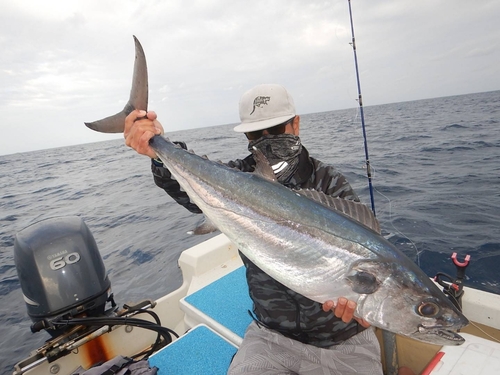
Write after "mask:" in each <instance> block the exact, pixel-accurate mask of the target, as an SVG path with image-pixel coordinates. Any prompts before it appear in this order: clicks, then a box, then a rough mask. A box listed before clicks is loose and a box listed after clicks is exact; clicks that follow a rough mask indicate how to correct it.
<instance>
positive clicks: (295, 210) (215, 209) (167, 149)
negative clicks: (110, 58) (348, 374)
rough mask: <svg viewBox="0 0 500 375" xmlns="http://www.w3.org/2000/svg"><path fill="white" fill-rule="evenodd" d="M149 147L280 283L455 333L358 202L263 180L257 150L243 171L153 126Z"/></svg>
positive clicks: (460, 321)
mask: <svg viewBox="0 0 500 375" xmlns="http://www.w3.org/2000/svg"><path fill="white" fill-rule="evenodd" d="M137 45H138V41H136V48H138V47H137ZM139 47H140V45H139ZM140 50H141V51H142V48H140ZM142 56H144V54H143V53H142ZM135 70H136V73H134V77H136V76H139V75H141V74H142V75H143V73H144V72H146V71H147V70H146V61H145V58H144V59H143V61H140V59H137V58H136V64H135ZM137 70H138V71H139V72H140V73H141V74H138V73H137ZM146 74H147V73H146ZM146 84H147V82H146ZM133 86H137V84H136V83H134V84H133ZM132 91H134V90H132ZM141 92H142V93H143V94H141V95H144V89H142V91H141ZM146 92H147V89H146ZM146 95H147V93H146ZM136 96H137V95H136V93H134V92H133V93H131V98H132V97H136ZM146 103H147V97H146ZM139 109H144V110H145V109H146V106H145V105H144V108H139ZM124 110H126V108H125V109H124ZM115 116H116V117H114V116H112V117H111V118H108V119H105V120H101V121H100V122H98V124H99V126H98V129H97V130H100V131H106V129H107V123H109V124H110V126H111V127H112V128H113V131H116V124H117V121H116V118H117V117H120V118H123V114H121V115H120V114H118V115H115ZM90 127H92V126H90ZM93 128H94V129H96V127H93ZM122 130H123V125H122ZM151 147H152V148H153V149H154V150H155V152H156V154H157V155H158V157H160V158H161V160H162V161H163V163H164V164H165V166H166V167H167V168H168V169H169V170H170V171H171V172H172V174H173V175H174V176H175V178H176V179H177V181H178V182H179V184H180V185H181V186H182V188H183V189H184V190H185V191H186V192H187V194H188V195H189V197H190V198H191V200H192V201H193V202H194V203H196V205H198V207H199V208H200V209H201V210H202V211H203V213H204V214H205V216H206V217H207V218H208V219H209V220H210V221H211V222H212V223H214V225H216V227H217V228H218V229H220V231H221V232H223V233H224V234H226V235H227V236H228V237H229V238H230V239H231V240H232V241H233V242H234V243H235V244H236V245H237V246H238V248H239V249H240V250H241V251H242V252H243V253H244V254H245V255H246V256H247V257H248V258H249V259H250V260H251V261H252V262H254V263H255V264H256V265H257V266H258V267H259V268H261V269H262V270H263V271H264V272H266V273H267V274H269V275H270V276H272V277H273V278H274V279H276V280H278V281H279V282H281V283H282V284H284V285H286V286H287V287H289V288H290V289H292V290H294V291H296V292H298V293H300V294H302V295H304V296H306V297H308V298H310V299H312V300H314V301H317V302H320V303H323V302H325V301H327V300H336V299H337V298H338V297H340V296H344V297H346V298H348V299H350V300H353V301H356V302H357V308H356V312H355V315H356V316H357V317H360V318H363V319H365V320H366V321H368V322H369V323H370V324H372V325H373V326H376V327H379V328H382V329H385V330H388V331H391V332H394V333H397V334H401V335H404V336H408V337H411V338H414V339H417V340H421V341H424V342H428V343H432V344H438V345H459V344H461V343H463V342H464V339H463V338H462V337H461V336H460V335H458V334H457V333H456V331H458V330H459V329H460V328H462V327H464V326H465V325H467V324H468V320H467V318H465V317H464V316H463V315H462V314H461V313H460V312H459V311H457V309H456V308H455V307H454V306H453V304H452V303H451V302H450V301H449V300H448V299H447V298H446V296H445V295H444V294H443V293H442V292H441V291H440V290H439V288H438V287H437V286H436V285H435V284H434V283H433V282H432V281H431V280H430V279H429V277H427V275H426V274H425V273H424V272H423V271H422V270H421V269H420V268H419V267H418V266H417V265H416V264H415V263H414V262H413V261H411V260H410V259H409V258H407V257H406V256H405V255H404V254H403V253H402V252H400V251H399V250H398V249H397V248H395V247H394V246H393V245H392V244H391V243H390V242H388V241H387V240H385V239H384V238H383V237H382V236H380V235H379V233H378V232H377V230H376V229H377V221H376V219H375V218H374V217H373V216H371V212H370V211H369V210H368V209H367V208H366V207H365V206H363V205H361V204H359V203H355V202H347V201H344V200H339V199H335V198H331V197H326V196H324V195H322V194H319V196H318V197H314V196H313V195H314V194H313V193H307V192H305V193H304V194H300V193H298V192H296V191H293V190H290V189H288V188H286V187H284V186H282V185H280V184H279V183H277V182H275V181H272V176H273V174H272V170H271V169H270V167H269V166H268V165H266V161H265V158H264V160H262V159H263V156H262V155H261V154H260V153H259V152H257V153H256V154H255V155H256V159H257V166H258V167H257V171H256V172H257V173H254V174H250V173H243V172H241V171H238V170H235V169H231V168H228V167H226V166H224V165H222V164H220V163H216V162H213V161H210V160H208V159H205V158H202V157H199V156H197V155H195V154H192V153H189V152H187V151H185V150H184V149H182V148H180V147H179V146H177V145H174V144H173V143H171V142H169V141H168V140H166V139H164V138H163V137H160V136H156V137H154V138H153V139H152V140H151ZM263 176H265V177H263ZM266 177H267V178H266ZM318 198H321V199H318ZM318 200H322V201H323V203H321V202H318ZM328 206H331V207H328ZM338 207H343V209H342V211H345V212H350V211H351V212H352V213H349V214H346V213H344V212H341V210H339V209H336V208H338ZM360 212H361V213H360ZM360 221H361V222H360Z"/></svg>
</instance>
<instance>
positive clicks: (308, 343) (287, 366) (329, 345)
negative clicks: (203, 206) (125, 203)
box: [124, 84, 382, 375]
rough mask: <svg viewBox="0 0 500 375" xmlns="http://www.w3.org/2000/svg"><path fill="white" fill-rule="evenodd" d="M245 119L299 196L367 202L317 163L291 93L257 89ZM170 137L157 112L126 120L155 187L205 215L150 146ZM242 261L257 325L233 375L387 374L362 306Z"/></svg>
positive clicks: (244, 107) (239, 163)
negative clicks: (313, 193) (292, 284)
mask: <svg viewBox="0 0 500 375" xmlns="http://www.w3.org/2000/svg"><path fill="white" fill-rule="evenodd" d="M239 112H240V119H241V124H240V125H238V126H236V127H235V128H234V130H235V131H236V132H241V133H244V134H245V135H246V137H247V139H248V149H249V150H250V151H251V150H253V148H254V147H255V148H258V149H259V150H260V151H262V153H263V154H264V155H265V156H266V158H267V159H268V161H269V162H270V164H271V166H272V168H273V170H274V173H275V176H276V179H277V180H278V182H280V183H281V184H283V185H285V186H287V187H290V188H292V189H315V190H318V191H321V192H324V193H325V194H328V195H332V196H334V197H340V198H344V199H351V200H356V201H359V198H358V196H357V195H356V193H355V192H354V191H353V189H352V188H351V186H350V185H349V183H348V182H347V180H346V179H345V177H344V176H343V175H342V174H341V173H340V172H338V171H337V170H335V169H334V168H333V167H332V166H328V165H326V164H324V163H322V162H320V161H318V160H316V159H314V158H312V157H310V156H309V153H308V151H307V150H306V148H305V147H304V146H303V145H302V143H301V140H300V138H299V128H300V117H299V116H297V115H296V113H295V105H294V102H293V99H292V97H291V96H290V94H289V93H288V92H287V91H286V90H285V88H284V87H282V86H280V85H274V84H267V85H258V86H256V87H254V88H253V89H251V90H249V91H247V92H246V93H245V94H243V96H242V98H241V100H240V106H239ZM144 117H145V118H144ZM141 118H142V119H141ZM162 133H163V128H162V126H161V124H160V123H159V122H158V120H157V119H156V115H155V114H154V112H149V113H147V114H146V113H145V112H144V111H135V112H132V113H131V114H130V115H129V116H128V117H127V119H126V123H125V132H124V136H125V139H126V141H125V142H126V144H127V145H128V146H130V147H132V148H134V149H135V150H136V151H137V152H139V153H140V154H144V155H147V156H149V157H150V158H151V159H152V171H153V175H154V180H155V183H156V184H157V185H158V186H159V187H161V188H163V189H164V190H165V191H166V192H167V193H168V194H169V195H170V196H171V197H172V198H173V199H175V200H176V202H177V203H179V204H181V205H183V206H184V207H186V208H187V209H188V210H189V211H191V212H194V213H200V212H201V211H200V209H199V208H198V207H197V206H196V205H194V204H193V203H191V202H190V200H189V197H188V196H187V194H186V193H185V192H183V191H182V190H181V189H180V187H179V184H178V183H177V182H176V181H175V180H174V179H173V178H172V176H171V174H170V172H169V171H168V170H167V169H166V168H164V167H163V163H162V162H161V160H159V159H156V155H155V153H154V151H153V150H152V149H151V148H150V147H149V144H148V141H149V139H151V137H153V136H154V135H157V134H162ZM181 145H182V146H183V147H185V145H184V144H181ZM227 165H228V166H229V167H232V168H238V169H240V170H242V171H244V172H252V171H253V170H254V168H255V160H254V157H253V154H250V155H249V156H247V157H246V158H245V159H243V160H235V161H230V162H228V163H227ZM240 255H241V258H242V260H243V263H244V264H245V267H246V269H247V272H246V275H247V281H248V285H249V292H250V296H251V298H252V300H253V302H254V315H255V321H254V322H253V323H252V324H250V326H249V327H248V329H247V331H246V333H245V337H244V339H243V343H242V345H241V347H240V349H239V350H238V352H237V354H236V355H235V357H234V359H233V361H232V363H231V366H230V368H229V374H243V373H244V374H294V373H298V374H318V373H320V374H342V375H344V374H351V373H352V374H360V373H361V374H382V366H381V363H380V348H379V344H378V341H377V339H376V337H375V334H374V333H373V330H372V329H366V328H368V327H369V324H368V323H367V322H365V321H364V320H362V319H357V318H355V319H353V314H354V311H355V308H356V303H355V302H354V301H347V299H345V298H339V300H338V301H337V303H336V304H335V303H334V302H333V301H325V303H323V304H320V303H317V302H314V301H312V300H310V299H308V298H306V297H304V296H302V295H300V294H298V293H295V292H294V291H292V290H290V289H288V288H287V287H285V286H284V285H282V284H280V283H279V282H277V281H276V280H274V279H273V278H271V277H270V276H268V275H267V274H266V273H264V272H263V271H262V270H260V269H259V268H258V267H257V266H256V265H255V264H253V263H252V262H251V261H250V260H248V259H247V258H246V257H245V256H244V255H243V254H240Z"/></svg>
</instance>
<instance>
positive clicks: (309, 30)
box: [0, 0, 500, 154]
mask: <svg viewBox="0 0 500 375" xmlns="http://www.w3.org/2000/svg"><path fill="white" fill-rule="evenodd" d="M0 4H1V6H2V13H1V14H0V31H1V33H0V35H2V36H0V45H1V48H2V51H3V52H2V55H1V57H0V110H1V111H2V113H3V114H4V121H3V122H2V123H1V124H0V132H1V133H2V137H0V154H8V153H14V152H23V151H29V150H33V149H40V148H49V147H58V146H63V145H69V144H78V143H85V142H93V141H98V140H105V139H110V138H116V137H119V135H111V136H110V135H102V134H98V133H94V132H92V131H90V130H88V129H86V128H85V127H84V126H83V122H84V121H93V120H96V119H99V118H102V117H105V116H107V115H110V114H112V113H116V112H117V111H119V110H120V109H121V108H122V107H123V105H124V104H125V102H126V100H127V98H128V93H129V90H130V83H131V75H132V67H133V53H134V51H133V41H132V35H137V37H138V38H139V39H140V40H141V43H142V44H143V47H144V49H145V52H146V57H147V61H148V68H149V84H150V108H151V109H155V110H156V112H157V113H158V114H159V118H160V120H161V121H162V123H163V124H164V127H165V128H166V130H167V132H168V131H169V130H179V129H185V128H193V127H202V126H213V125H218V124H226V123H235V122H237V121H238V113H237V103H238V100H239V97H240V96H241V94H242V93H243V92H244V91H245V90H247V89H249V88H250V87H252V86H253V85H255V84H258V83H263V82H275V83H281V84H283V85H285V86H286V87H287V88H288V89H289V90H290V92H291V93H292V94H293V96H294V97H295V102H296V105H297V109H298V111H299V113H311V112H318V111H326V110H334V109H341V108H348V107H355V106H356V105H357V102H356V100H355V99H356V97H357V92H356V81H355V72H354V62H353V53H352V49H351V47H350V45H349V43H350V42H351V33H350V24H349V13H348V3H347V1H344V0H338V1H319V0H317V1H314V0H311V1H307V2H304V1H299V0H289V1H284V0H276V1H252V2H246V1H245V2H238V1H227V0H226V1H179V0H171V1H132V0H121V1H114V0H113V1H96V0H87V1H63V0H60V1H55V0H52V1H44V2H43V3H41V2H39V1H37V0H23V1H17V2H13V1H7V0H0ZM352 7H353V17H354V26H355V32H356V44H357V53H358V60H359V67H360V76H361V84H362V89H363V96H364V99H365V100H364V102H365V105H374V104H381V103H387V102H396V101H406V100H415V99H421V98H429V97H435V96H445V95H455V94H464V93H470V92H478V91H489V90H495V89H499V88H500V85H499V83H500V82H499V81H500V78H499V77H500V74H499V69H500V68H498V64H497V61H499V57H500V56H499V55H500V49H499V48H498V43H499V42H498V40H500V35H499V34H500V30H499V29H498V27H497V20H496V18H497V17H496V16H497V15H498V14H500V12H499V11H500V4H497V2H495V1H493V0H491V1H487V0H484V1H481V2H480V3H477V2H476V3H473V2H470V1H466V0H456V1H454V2H453V3H451V2H438V3H436V2H435V1H431V0H422V1H420V2H413V1H409V0H402V1H399V2H394V1H389V0H381V1H377V2H373V1H368V0H359V1H355V2H352ZM20 134H22V135H23V142H19V141H18V140H19V135H20Z"/></svg>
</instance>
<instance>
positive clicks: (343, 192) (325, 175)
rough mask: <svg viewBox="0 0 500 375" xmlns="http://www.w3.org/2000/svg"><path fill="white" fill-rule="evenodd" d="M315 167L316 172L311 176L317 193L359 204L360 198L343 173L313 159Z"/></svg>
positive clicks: (311, 181)
mask: <svg viewBox="0 0 500 375" xmlns="http://www.w3.org/2000/svg"><path fill="white" fill-rule="evenodd" d="M311 161H312V162H313V165H314V172H313V174H312V176H311V180H310V186H308V188H312V189H314V190H317V191H322V192H323V193H325V194H327V195H331V196H333V197H338V198H343V199H348V200H353V201H356V202H359V201H360V200H359V197H358V195H357V194H356V192H355V191H354V190H353V188H352V187H351V185H350V184H349V182H348V181H347V179H346V178H345V177H344V175H343V174H342V173H340V172H339V171H338V170H336V169H335V168H334V167H333V166H331V165H327V164H325V163H323V162H321V161H319V160H316V159H314V158H311Z"/></svg>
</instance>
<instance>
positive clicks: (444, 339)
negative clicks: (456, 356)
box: [414, 325, 465, 345]
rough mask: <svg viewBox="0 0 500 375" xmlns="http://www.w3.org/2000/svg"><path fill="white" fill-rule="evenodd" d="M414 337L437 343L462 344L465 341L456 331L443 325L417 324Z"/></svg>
mask: <svg viewBox="0 0 500 375" xmlns="http://www.w3.org/2000/svg"><path fill="white" fill-rule="evenodd" d="M414 337H415V338H416V339H417V340H421V341H425V342H430V343H433V344H437V345H462V344H463V343H464V342H465V339H464V338H463V337H462V336H460V335H459V334H458V333H456V332H455V331H452V330H450V329H446V328H445V327H443V326H424V325H419V326H418V330H417V332H415V336H414Z"/></svg>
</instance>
